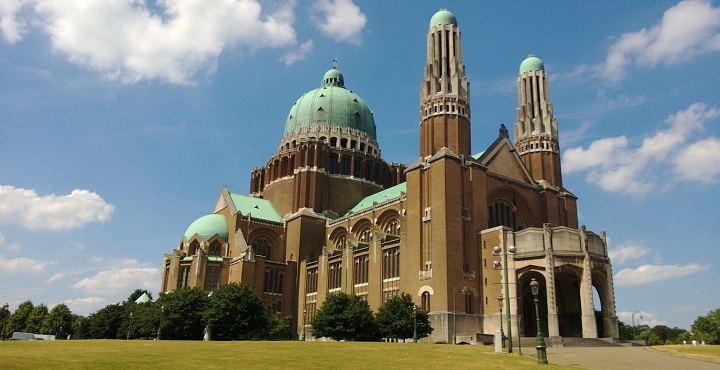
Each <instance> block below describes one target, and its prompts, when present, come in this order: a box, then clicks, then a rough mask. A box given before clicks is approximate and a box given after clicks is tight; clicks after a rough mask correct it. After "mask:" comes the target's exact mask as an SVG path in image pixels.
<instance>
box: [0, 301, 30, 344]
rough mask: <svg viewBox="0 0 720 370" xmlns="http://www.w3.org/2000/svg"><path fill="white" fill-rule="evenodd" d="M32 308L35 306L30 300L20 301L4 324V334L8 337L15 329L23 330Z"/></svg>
mask: <svg viewBox="0 0 720 370" xmlns="http://www.w3.org/2000/svg"><path fill="white" fill-rule="evenodd" d="M34 308H35V306H34V305H33V303H32V302H30V301H25V302H23V303H20V305H19V306H18V308H17V310H15V312H13V313H12V315H10V318H8V322H7V324H6V325H5V335H7V336H8V337H10V336H12V334H13V333H14V332H16V331H19V332H22V331H25V327H26V326H27V319H28V317H29V316H30V313H31V312H32V310H33V309H34Z"/></svg>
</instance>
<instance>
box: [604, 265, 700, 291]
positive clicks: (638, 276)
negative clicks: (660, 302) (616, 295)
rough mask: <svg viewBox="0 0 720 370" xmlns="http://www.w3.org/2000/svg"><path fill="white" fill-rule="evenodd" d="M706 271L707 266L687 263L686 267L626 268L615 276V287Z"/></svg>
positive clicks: (650, 266) (645, 266)
mask: <svg viewBox="0 0 720 370" xmlns="http://www.w3.org/2000/svg"><path fill="white" fill-rule="evenodd" d="M707 269H708V266H707V265H701V264H699V263H689V264H687V265H642V266H638V267H636V268H634V269H631V268H627V269H622V270H620V271H619V272H618V273H617V274H615V277H614V281H615V286H617V287H621V286H633V285H642V284H648V283H654V282H656V281H661V280H668V279H675V278H679V277H682V276H687V275H692V274H697V273H699V272H703V271H705V270H707Z"/></svg>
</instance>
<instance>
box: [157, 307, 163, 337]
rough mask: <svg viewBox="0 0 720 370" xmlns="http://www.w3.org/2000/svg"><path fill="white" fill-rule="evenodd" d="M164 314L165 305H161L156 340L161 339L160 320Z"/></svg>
mask: <svg viewBox="0 0 720 370" xmlns="http://www.w3.org/2000/svg"><path fill="white" fill-rule="evenodd" d="M164 313H165V305H162V306H160V325H159V326H158V335H157V339H158V340H160V338H161V336H160V332H161V330H162V319H163V314H164Z"/></svg>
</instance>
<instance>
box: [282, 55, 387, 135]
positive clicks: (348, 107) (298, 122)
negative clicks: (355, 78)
mask: <svg viewBox="0 0 720 370" xmlns="http://www.w3.org/2000/svg"><path fill="white" fill-rule="evenodd" d="M313 126H339V127H350V128H355V129H358V130H360V131H363V132H365V133H367V134H368V135H370V136H371V137H372V138H373V139H375V138H376V136H375V118H374V117H373V113H372V111H371V110H370V107H369V106H368V105H367V103H365V101H364V100H363V99H362V98H360V96H358V95H357V94H355V93H354V92H352V91H350V90H347V89H345V78H344V76H343V74H342V72H340V71H339V70H337V69H335V68H333V69H331V70H329V71H327V73H325V76H323V81H322V84H321V86H320V88H318V89H315V90H311V91H308V92H307V93H305V94H303V95H302V96H301V97H300V99H298V100H297V101H296V102H295V104H293V106H292V108H290V113H288V117H287V121H286V122H285V135H288V134H290V133H292V132H293V131H296V130H299V129H301V128H306V127H313Z"/></svg>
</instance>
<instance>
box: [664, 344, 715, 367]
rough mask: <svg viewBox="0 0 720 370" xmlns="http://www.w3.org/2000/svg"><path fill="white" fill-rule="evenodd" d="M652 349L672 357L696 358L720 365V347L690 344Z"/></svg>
mask: <svg viewBox="0 0 720 370" xmlns="http://www.w3.org/2000/svg"><path fill="white" fill-rule="evenodd" d="M652 349H654V350H657V351H661V352H667V353H670V354H672V355H677V356H685V357H694V358H700V359H703V360H707V361H712V362H717V363H720V346H708V345H705V346H691V345H689V344H687V345H682V344H680V345H673V346H654V347H652Z"/></svg>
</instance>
